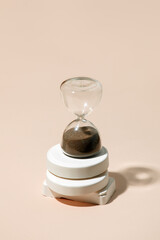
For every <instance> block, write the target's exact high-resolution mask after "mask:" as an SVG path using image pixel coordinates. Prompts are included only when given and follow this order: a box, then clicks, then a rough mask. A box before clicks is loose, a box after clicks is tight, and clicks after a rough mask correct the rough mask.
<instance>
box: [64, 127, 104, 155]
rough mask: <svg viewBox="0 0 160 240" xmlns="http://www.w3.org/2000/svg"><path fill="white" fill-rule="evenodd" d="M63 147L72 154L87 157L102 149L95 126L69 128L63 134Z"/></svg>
mask: <svg viewBox="0 0 160 240" xmlns="http://www.w3.org/2000/svg"><path fill="white" fill-rule="evenodd" d="M62 149H63V150H64V152H65V153H66V154H68V155H71V156H76V157H85V156H90V155H94V154H96V153H97V152H99V151H100V149H101V141H100V137H99V134H98V132H97V130H96V129H95V128H93V127H90V126H88V127H79V128H78V130H77V131H75V128H71V129H69V130H67V131H66V132H65V133H64V134H63V139H62Z"/></svg>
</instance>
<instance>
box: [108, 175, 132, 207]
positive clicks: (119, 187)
mask: <svg viewBox="0 0 160 240" xmlns="http://www.w3.org/2000/svg"><path fill="white" fill-rule="evenodd" d="M109 176H110V177H113V178H114V179H115V182H116V191H115V192H114V194H113V196H112V197H111V199H110V200H109V202H108V203H111V202H112V201H114V200H115V199H116V198H117V197H118V196H119V195H121V194H122V193H124V192H125V191H126V189H127V187H128V183H127V181H126V178H125V177H124V176H123V175H122V173H120V172H109Z"/></svg>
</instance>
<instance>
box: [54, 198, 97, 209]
mask: <svg viewBox="0 0 160 240" xmlns="http://www.w3.org/2000/svg"><path fill="white" fill-rule="evenodd" d="M56 200H57V201H58V202H60V203H62V204H66V205H69V206H72V207H95V206H97V205H95V204H93V203H86V202H78V201H75V200H69V199H66V198H56Z"/></svg>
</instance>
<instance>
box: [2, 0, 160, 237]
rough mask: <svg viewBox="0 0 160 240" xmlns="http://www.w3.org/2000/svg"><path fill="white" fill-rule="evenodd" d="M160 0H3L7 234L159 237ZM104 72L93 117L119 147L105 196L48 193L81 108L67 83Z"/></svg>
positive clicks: (112, 150) (108, 142)
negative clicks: (54, 160) (94, 199)
mask: <svg viewBox="0 0 160 240" xmlns="http://www.w3.org/2000/svg"><path fill="white" fill-rule="evenodd" d="M159 9H160V2H159V1H158V0H157V1H155V0H153V1H151V0H150V1H142V0H135V1H124V0H122V1H118V0H115V1H105V0H104V1H101V0H99V1H97V0H96V1H94V0H92V1H91V0H85V1H77V0H67V1H64V0H63V1H54V0H53V1H48V0H46V1H42V0H40V1H38V0H32V1H24V0H19V1H8V0H1V1H0V160H1V168H0V169H1V173H0V187H1V188H0V189H1V197H0V206H1V214H0V218H1V222H0V225H1V227H0V229H1V230H0V236H1V239H3V240H11V239H15V240H22V239H23V240H35V239H38V240H44V239H46V240H53V239H54V240H62V239H63V240H64V239H67V240H75V239H76V240H81V239H87V240H88V239H93V240H97V239H110V240H117V239H123V240H128V239H129V240H135V239H136V240H151V239H153V240H159V239H160V226H159V224H160V179H159V178H160V177H159V169H160V167H159V164H160V126H159V125H160V93H159V92H160V69H159V65H160V14H159ZM74 76H88V77H92V78H95V79H97V80H99V81H101V83H102V85H103V97H102V101H101V103H100V105H99V106H98V107H97V108H96V109H95V111H94V112H93V113H92V114H91V115H90V116H89V117H88V119H89V120H91V121H92V122H93V123H94V124H95V125H96V126H97V127H98V129H99V131H100V133H101V138H102V142H103V145H104V146H106V147H107V148H108V151H109V154H110V168H109V170H110V172H111V175H112V176H114V177H115V179H116V183H117V192H116V194H115V195H114V197H113V198H112V200H111V201H110V203H109V204H107V205H105V206H89V205H87V204H82V203H76V202H72V201H65V200H56V199H49V198H45V197H43V196H42V195H41V188H42V183H43V180H44V178H45V172H46V152H47V150H48V149H49V148H50V147H51V146H53V145H54V144H57V143H59V142H60V141H61V136H62V132H63V130H64V128H65V127H66V125H67V124H68V123H69V122H70V121H71V120H73V119H74V118H75V117H74V116H73V115H72V114H70V113H69V112H68V111H67V109H66V108H65V106H64V105H63V102H62V99H61V96H60V90H59V86H60V83H61V82H62V81H63V80H65V79H67V78H69V77H74Z"/></svg>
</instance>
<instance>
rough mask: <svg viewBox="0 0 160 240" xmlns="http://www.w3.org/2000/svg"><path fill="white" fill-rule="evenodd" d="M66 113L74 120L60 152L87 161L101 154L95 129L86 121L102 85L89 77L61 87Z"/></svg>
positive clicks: (66, 83)
mask: <svg viewBox="0 0 160 240" xmlns="http://www.w3.org/2000/svg"><path fill="white" fill-rule="evenodd" d="M60 89H61V92H62V95H63V100H64V103H65V105H66V107H67V108H68V110H69V111H70V112H72V113H74V114H75V115H76V116H77V119H76V120H74V121H72V122H71V123H70V124H68V126H67V127H66V129H65V130H64V132H63V137H62V143H61V148H62V150H63V152H64V153H65V154H66V155H68V156H71V157H78V158H84V157H90V156H92V155H95V154H97V153H98V152H99V151H100V150H101V139H100V136H99V133H98V130H97V128H96V127H95V126H94V125H93V123H91V122H90V121H88V120H86V119H85V117H86V116H87V115H88V114H89V113H91V112H92V111H93V109H94V107H95V106H96V105H97V104H98V103H99V102H100V99H101V96H102V85H101V83H100V82H99V81H97V80H94V79H92V78H88V77H75V78H70V79H67V80H65V81H64V82H62V84H61V86H60Z"/></svg>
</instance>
